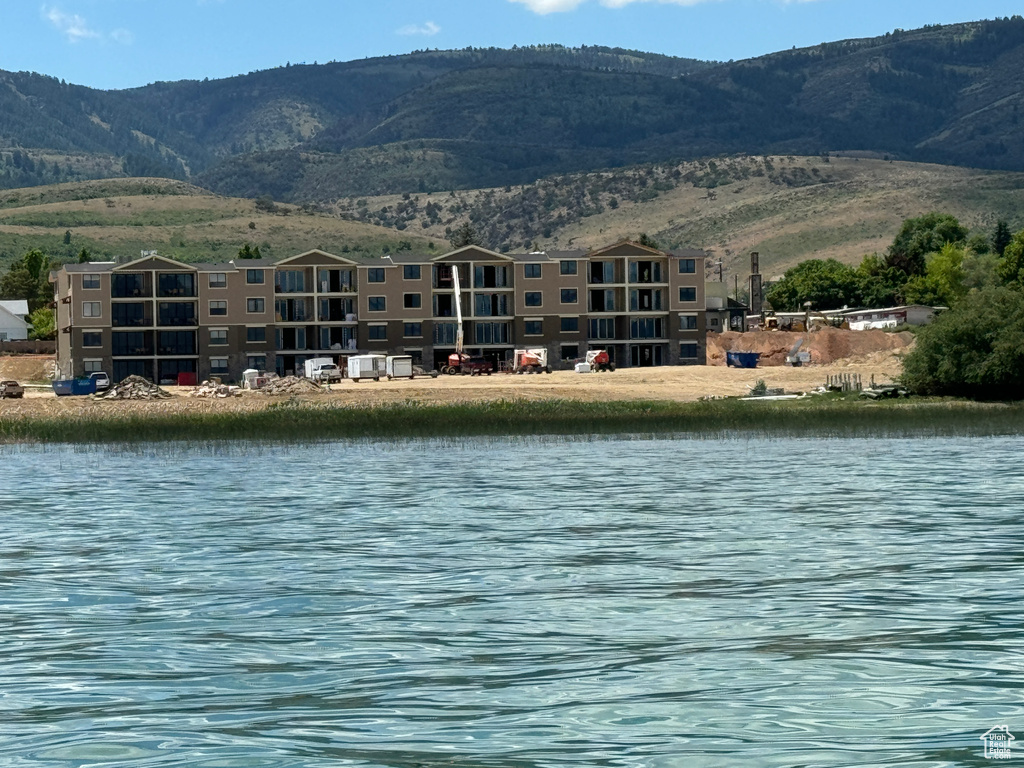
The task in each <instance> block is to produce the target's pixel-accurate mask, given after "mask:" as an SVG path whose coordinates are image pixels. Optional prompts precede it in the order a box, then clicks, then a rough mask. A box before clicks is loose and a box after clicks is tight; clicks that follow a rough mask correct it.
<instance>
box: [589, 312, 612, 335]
mask: <svg viewBox="0 0 1024 768" xmlns="http://www.w3.org/2000/svg"><path fill="white" fill-rule="evenodd" d="M590 338H592V339H614V338H615V320H614V319H613V318H610V317H602V318H591V320H590Z"/></svg>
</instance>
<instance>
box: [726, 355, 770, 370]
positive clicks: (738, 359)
mask: <svg viewBox="0 0 1024 768" xmlns="http://www.w3.org/2000/svg"><path fill="white" fill-rule="evenodd" d="M760 358H761V353H760V352H726V353H725V364H726V365H728V366H730V367H732V368H757V361H758V360H759V359H760Z"/></svg>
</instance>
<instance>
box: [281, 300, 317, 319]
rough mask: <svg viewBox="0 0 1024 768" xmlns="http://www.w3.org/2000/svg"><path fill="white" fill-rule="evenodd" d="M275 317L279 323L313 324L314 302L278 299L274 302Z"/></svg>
mask: <svg viewBox="0 0 1024 768" xmlns="http://www.w3.org/2000/svg"><path fill="white" fill-rule="evenodd" d="M274 315H275V317H276V319H277V322H279V323H307V322H313V319H314V314H313V300H312V299H277V300H276V301H275V302H274Z"/></svg>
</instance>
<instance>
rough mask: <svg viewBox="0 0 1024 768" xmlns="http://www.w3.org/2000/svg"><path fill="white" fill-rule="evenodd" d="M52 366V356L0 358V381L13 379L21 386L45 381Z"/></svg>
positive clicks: (8, 356) (11, 356)
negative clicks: (31, 382) (30, 382)
mask: <svg viewBox="0 0 1024 768" xmlns="http://www.w3.org/2000/svg"><path fill="white" fill-rule="evenodd" d="M52 365H53V355H3V356H0V379H14V380H15V381H19V382H21V383H22V384H24V383H26V382H29V381H46V380H47V378H46V377H47V374H48V373H49V371H50V368H51V366H52Z"/></svg>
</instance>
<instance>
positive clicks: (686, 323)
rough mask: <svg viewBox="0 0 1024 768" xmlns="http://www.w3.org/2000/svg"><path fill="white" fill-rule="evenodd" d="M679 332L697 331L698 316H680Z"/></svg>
mask: <svg viewBox="0 0 1024 768" xmlns="http://www.w3.org/2000/svg"><path fill="white" fill-rule="evenodd" d="M679 330H680V331H695V330H697V316H696V315H680V316H679Z"/></svg>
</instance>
